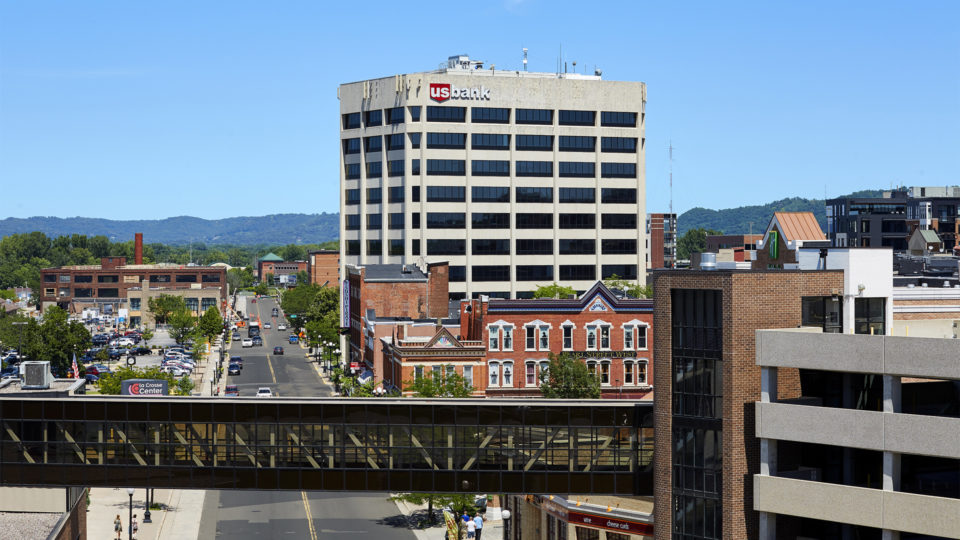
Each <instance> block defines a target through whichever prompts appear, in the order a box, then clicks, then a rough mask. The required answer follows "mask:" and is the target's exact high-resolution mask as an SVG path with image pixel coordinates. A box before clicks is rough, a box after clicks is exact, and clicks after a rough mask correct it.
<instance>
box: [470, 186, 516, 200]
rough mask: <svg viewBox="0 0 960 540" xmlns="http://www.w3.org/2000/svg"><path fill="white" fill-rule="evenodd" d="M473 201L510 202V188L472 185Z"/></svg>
mask: <svg viewBox="0 0 960 540" xmlns="http://www.w3.org/2000/svg"><path fill="white" fill-rule="evenodd" d="M471 191H472V192H473V193H472V195H473V199H472V200H473V202H510V188H506V187H487V186H474V187H473V188H471Z"/></svg>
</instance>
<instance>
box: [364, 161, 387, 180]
mask: <svg viewBox="0 0 960 540" xmlns="http://www.w3.org/2000/svg"><path fill="white" fill-rule="evenodd" d="M382 176H383V163H381V162H379V161H371V162H369V163H367V178H381V177H382Z"/></svg>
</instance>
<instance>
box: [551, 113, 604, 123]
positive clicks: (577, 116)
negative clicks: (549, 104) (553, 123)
mask: <svg viewBox="0 0 960 540" xmlns="http://www.w3.org/2000/svg"><path fill="white" fill-rule="evenodd" d="M596 117H597V113H596V112H594V111H560V117H559V118H558V119H557V120H559V122H560V125H561V126H592V125H595V124H596V123H597V121H596Z"/></svg>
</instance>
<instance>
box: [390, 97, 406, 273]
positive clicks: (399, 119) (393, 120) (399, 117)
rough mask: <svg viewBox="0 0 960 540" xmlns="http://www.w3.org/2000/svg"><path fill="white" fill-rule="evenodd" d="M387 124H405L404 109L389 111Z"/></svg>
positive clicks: (398, 108)
mask: <svg viewBox="0 0 960 540" xmlns="http://www.w3.org/2000/svg"><path fill="white" fill-rule="evenodd" d="M387 123H388V124H402V123H403V107H394V108H392V109H387ZM391 255H392V253H391Z"/></svg>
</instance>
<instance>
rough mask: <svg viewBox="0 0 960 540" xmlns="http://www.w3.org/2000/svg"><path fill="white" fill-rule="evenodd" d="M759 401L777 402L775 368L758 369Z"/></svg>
mask: <svg viewBox="0 0 960 540" xmlns="http://www.w3.org/2000/svg"><path fill="white" fill-rule="evenodd" d="M760 401H762V402H764V403H769V402H775V401H777V368H775V367H762V368H760Z"/></svg>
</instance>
